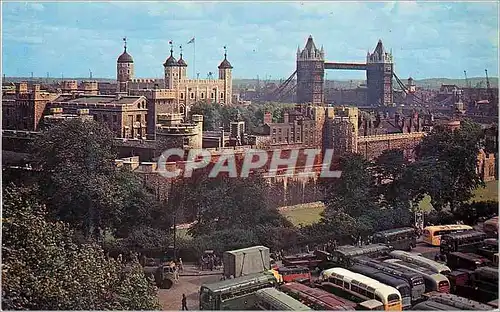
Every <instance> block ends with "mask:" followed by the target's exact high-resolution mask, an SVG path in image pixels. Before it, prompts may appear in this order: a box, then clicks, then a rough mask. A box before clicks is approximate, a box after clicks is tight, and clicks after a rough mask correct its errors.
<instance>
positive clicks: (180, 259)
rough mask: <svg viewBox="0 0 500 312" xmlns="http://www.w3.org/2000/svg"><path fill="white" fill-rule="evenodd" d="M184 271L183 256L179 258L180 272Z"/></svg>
mask: <svg viewBox="0 0 500 312" xmlns="http://www.w3.org/2000/svg"><path fill="white" fill-rule="evenodd" d="M183 272H184V266H183V264H182V258H179V273H183Z"/></svg>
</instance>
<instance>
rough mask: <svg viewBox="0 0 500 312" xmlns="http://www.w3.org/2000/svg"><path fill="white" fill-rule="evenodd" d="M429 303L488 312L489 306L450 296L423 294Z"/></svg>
mask: <svg viewBox="0 0 500 312" xmlns="http://www.w3.org/2000/svg"><path fill="white" fill-rule="evenodd" d="M425 295H426V297H427V298H428V299H427V300H429V301H434V302H438V303H442V304H446V305H449V306H452V307H455V308H458V309H460V310H473V311H489V310H493V309H492V308H491V306H488V305H486V304H483V303H480V302H477V301H474V300H470V299H467V298H464V297H460V296H457V295H452V294H444V293H439V292H430V293H427V294H425Z"/></svg>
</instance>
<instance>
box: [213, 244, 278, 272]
mask: <svg viewBox="0 0 500 312" xmlns="http://www.w3.org/2000/svg"><path fill="white" fill-rule="evenodd" d="M222 261H223V264H224V276H225V277H226V278H229V277H233V278H236V277H240V276H245V275H248V274H254V273H260V272H263V271H268V270H270V269H271V257H270V253H269V248H267V247H265V246H253V247H248V248H242V249H236V250H230V251H226V252H224V254H223V256H222Z"/></svg>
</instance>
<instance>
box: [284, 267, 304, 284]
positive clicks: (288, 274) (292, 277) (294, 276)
mask: <svg viewBox="0 0 500 312" xmlns="http://www.w3.org/2000/svg"><path fill="white" fill-rule="evenodd" d="M278 273H279V274H280V275H281V277H282V278H283V282H285V283H289V282H296V281H298V280H300V281H306V280H307V282H308V283H311V282H312V278H311V271H310V270H309V268H307V267H303V266H292V267H280V268H278Z"/></svg>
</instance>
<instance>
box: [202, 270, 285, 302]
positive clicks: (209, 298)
mask: <svg viewBox="0 0 500 312" xmlns="http://www.w3.org/2000/svg"><path fill="white" fill-rule="evenodd" d="M277 283H278V281H277V280H276V277H275V276H274V275H273V274H272V273H270V272H263V273H258V274H251V275H247V276H241V277H237V278H234V279H229V280H225V281H220V282H216V283H212V284H203V285H201V287H200V300H199V301H200V310H248V309H252V308H253V307H254V305H255V292H256V291H257V290H259V289H262V288H267V287H276V286H277Z"/></svg>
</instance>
